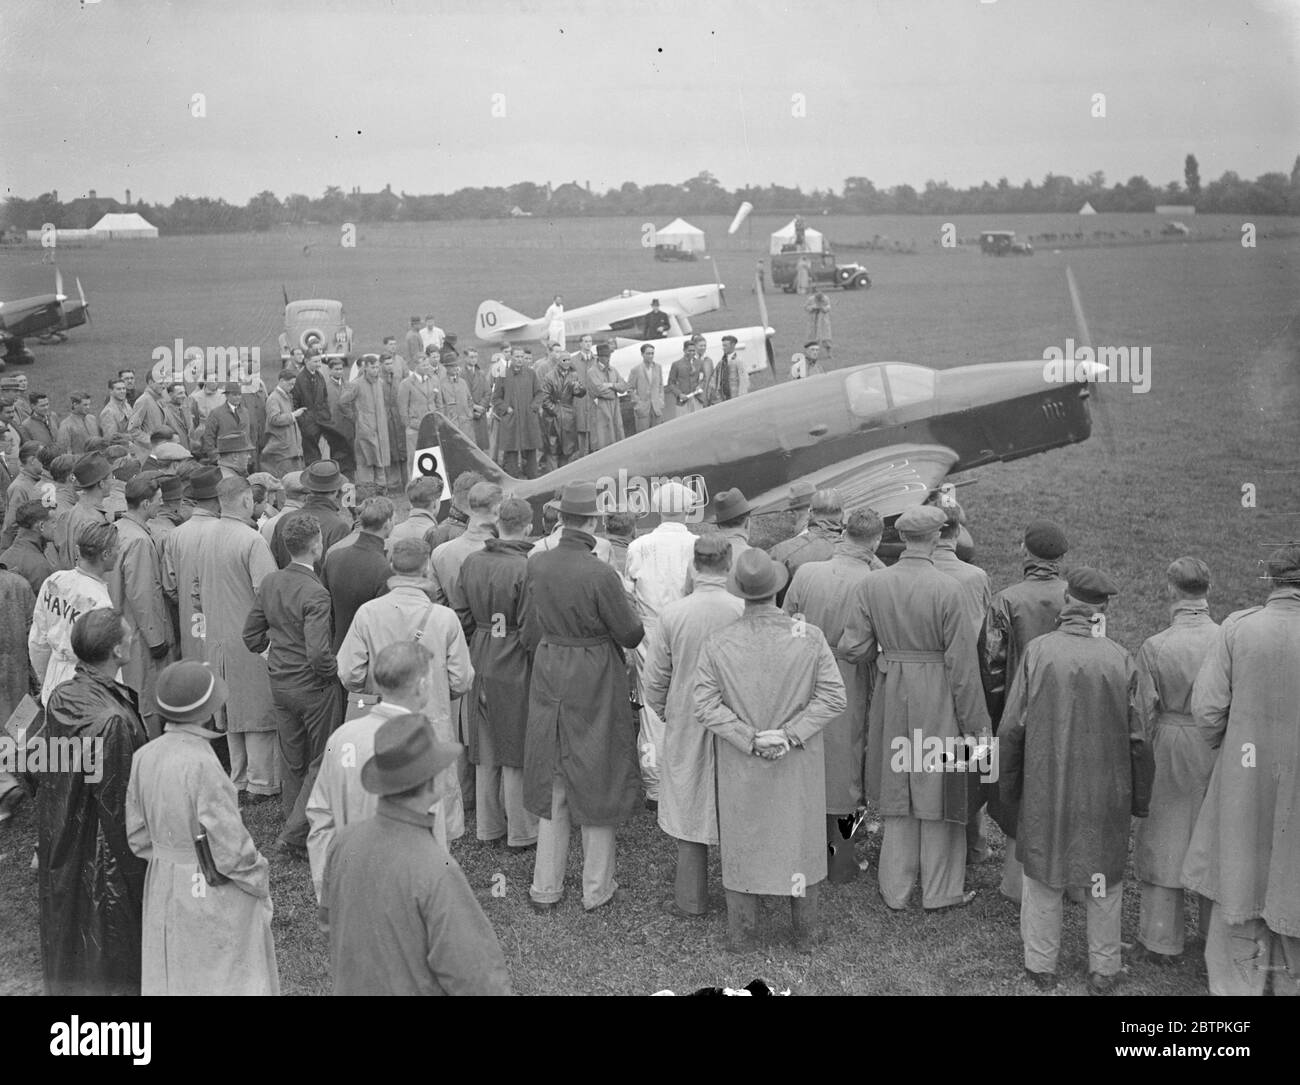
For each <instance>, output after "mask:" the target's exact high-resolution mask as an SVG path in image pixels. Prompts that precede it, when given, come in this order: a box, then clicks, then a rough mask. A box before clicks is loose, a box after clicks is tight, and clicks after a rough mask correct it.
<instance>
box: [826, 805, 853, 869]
mask: <svg viewBox="0 0 1300 1085" xmlns="http://www.w3.org/2000/svg"><path fill="white" fill-rule="evenodd" d="M841 822H843V823H844V826H843V830H842V829H841V825H840V823H841ZM852 827H853V815H852V814H849V815H848V816H842V815H840V814H827V815H826V849H827V851H828V853H829V854H828V855H827V858H826V880H827V881H828V882H830V883H831V884H832V885H846V884H848V883H849V882H851V881H854V880H855V879H856V878H857V876H858V875H859V874H860V873H861V871H859V870H858V859H857V856H856V855H854V854H853V841H852V840H851V839H849V838H848V837H847V836H845V835H844V832H845V831H846V830H848V829H851V828H852Z"/></svg>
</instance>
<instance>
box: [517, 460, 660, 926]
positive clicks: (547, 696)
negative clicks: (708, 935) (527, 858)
mask: <svg viewBox="0 0 1300 1085" xmlns="http://www.w3.org/2000/svg"><path fill="white" fill-rule="evenodd" d="M560 520H561V522H562V523H563V524H564V529H563V532H562V534H561V536H560V542H559V545H558V546H556V548H555V549H554V550H548V551H546V552H545V553H541V554H538V555H537V556H536V557H533V558H530V559H529V561H528V575H527V578H526V580H525V587H524V595H525V603H524V607H525V611H524V613H525V616H524V626H523V637H524V643H525V645H526V646H527V648H528V650H529V651H530V652H531V653H532V655H533V674H532V681H531V684H530V687H529V699H528V733H527V737H526V739H525V742H524V804H525V805H526V806H527V807H528V809H529V810H530V811H531V812H532V813H533V814H535V815H537V817H539V818H540V819H541V821H540V822H539V825H538V835H537V862H536V864H535V866H534V869H533V885H532V888H531V890H530V891H529V895H530V898H531V901H532V905H533V907H534V909H535V910H537V911H552V910H554V909H555V908H556V907H558V905H559V902H560V899H561V898H562V897H563V895H564V870H565V863H566V861H567V858H568V853H569V832H570V823H571V822H576V823H577V824H578V825H579V826H580V827H581V829H582V848H583V873H582V904H583V907H584V908H586V909H587V910H588V911H591V910H593V909H595V908H599V907H601V906H602V905H604V904H608V903H609V902H610V900H612V899H613V897H614V893H615V890H616V889H617V888H618V883H617V882H616V881H615V880H614V858H615V854H614V834H615V830H616V827H617V826H618V825H619V823H621V822H622V821H624V820H625V819H626V818H627V817H628V816H629V815H630V814H631V813H632V811H633V810H635V809H636V806H637V804H638V802H639V801H640V797H641V780H640V776H639V774H638V771H637V752H636V735H635V733H634V732H633V730H632V728H631V727H630V726H629V720H628V680H627V667H626V662H625V656H624V652H625V650H627V649H629V648H635V647H636V646H637V645H638V644H639V643H640V642H641V638H642V637H643V636H644V635H645V629H644V627H643V626H642V625H641V620H640V619H639V618H638V617H637V616H636V612H635V611H634V610H633V609H632V604H631V603H630V602H629V601H628V598H627V594H626V592H625V591H624V589H623V582H622V580H620V579H619V575H618V573H616V572H615V571H614V570H613V568H612V567H611V566H609V565H607V564H605V563H604V562H603V561H601V560H600V559H598V558H597V557H595V556H594V555H593V554H592V549H593V548H594V546H595V544H596V536H595V530H596V527H597V525H598V524H599V522H600V510H599V505H598V502H597V498H596V484H595V483H593V482H572V483H570V484H569V485H567V486H566V487H565V488H564V493H563V496H562V497H561V499H560Z"/></svg>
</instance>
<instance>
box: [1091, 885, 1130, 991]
mask: <svg viewBox="0 0 1300 1085" xmlns="http://www.w3.org/2000/svg"><path fill="white" fill-rule="evenodd" d="M1123 908H1124V883H1123V882H1116V883H1115V884H1114V885H1108V886H1106V893H1105V895H1104V896H1100V897H1098V896H1095V895H1094V894H1093V893H1092V891H1091V890H1089V892H1088V902H1087V905H1086V906H1085V909H1086V915H1087V924H1088V972H1089V973H1094V972H1095V973H1098V974H1099V975H1102V976H1113V975H1115V973H1117V972H1118V971H1119V970H1120V969H1121V968H1122V967H1123V964H1124V962H1123V961H1122V960H1121V959H1120V943H1119V938H1120V920H1121V917H1122V914H1123Z"/></svg>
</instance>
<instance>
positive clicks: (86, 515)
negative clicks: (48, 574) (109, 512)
mask: <svg viewBox="0 0 1300 1085" xmlns="http://www.w3.org/2000/svg"><path fill="white" fill-rule="evenodd" d="M72 477H73V478H75V479H76V480H77V503H76V504H75V505H74V506H73V507H72V509H71V511H70V512H69V513H68V515H67V518H66V519H65V520H64V521H63V522H62V523H61V524H60V525H59V533H58V539H57V540H56V543H55V545H56V546H57V547H58V552H59V562H60V564H61V565H62V566H63V568H65V569H71V568H72V567H73V566H74V565H75V564H76V563H77V539H78V538H79V537H80V535H81V532H82V531H83V530H84V529H85V528H86V527H88V526H89V525H91V524H106V523H108V522H109V520H108V517H107V516H106V515H105V513H104V509H103V505H104V502H105V501H106V500H107V499H108V494H109V490H110V489H111V488H112V485H113V465H112V464H111V463H109V461H108V458H107V457H106V456H104V455H102V454H101V453H98V452H91V453H88V454H87V455H85V456H82V457H81V459H79V460H78V461H77V463H76V465H75V466H74V467H73V468H72Z"/></svg>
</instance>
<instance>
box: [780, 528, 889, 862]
mask: <svg viewBox="0 0 1300 1085" xmlns="http://www.w3.org/2000/svg"><path fill="white" fill-rule="evenodd" d="M883 531H884V525H883V523H882V522H881V519H880V517H879V516H878V515H876V512H875V510H873V509H867V508H863V509H855V510H854V511H853V512H852V513H851V514H850V515H849V519H848V523H847V525H846V526H845V531H844V535H843V537H842V538H841V539H840V541H839V542H838V543H836V544H835V552H834V553H833V554H832V555H831V558H830V560H829V561H810V562H806V563H804V564H803V565H800V566H799V568H798V569H797V570H796V571H795V574H794V579H793V580H792V581H791V583H790V587H789V589H788V590H787V591H786V593H785V602H784V604H783V608H784V610H785V612H786V613H787V614H789V615H791V616H793V617H795V618H800V617H802V619H803V620H804V621H806V622H810V623H811V624H813V625H815V626H816V627H817V628H818V629H820V630H821V631H822V633H823V635H824V636H825V637H826V643H828V644H833V645H835V644H839V642H840V637H841V636H842V635H843V634H844V626H845V623H846V621H847V619H848V614H849V608H850V605H851V604H852V601H853V596H854V594H855V593H856V592H857V588H858V585H859V584H861V583H862V580H863V578H864V577H866V576H868V575H869V574H870V573H872V572H874V571H876V570H877V569H883V568H884V567H885V565H884V562H882V561H881V560H880V559H879V558H878V557H876V547H878V546H879V545H880V537H881V535H882V533H883ZM833 651H834V650H833ZM835 663H836V666H838V667H839V671H840V678H841V679H843V681H844V689H845V696H846V698H847V701H848V707H847V708H845V710H844V711H843V712H841V713H840V714H839V715H837V716H836V717H835V718H834V719H833V720H831V721H830V722H829V723H827V725H826V726H825V727H824V728H823V729H822V745H823V747H824V749H825V751H826V842H827V849H828V854H829V862H828V869H827V878H828V879H829V880H830V881H831V882H832V883H843V882H851V881H853V880H854V879H855V878H856V877H857V876H858V873H859V869H858V863H857V859H856V858H855V857H854V854H853V839H852V830H853V824H854V817H855V815H856V814H857V813H858V810H859V808H861V807H863V806H865V802H864V801H863V789H862V781H863V773H864V771H865V768H866V760H865V758H866V746H867V705H868V703H869V702H870V700H871V677H872V671H873V670H874V668H873V666H872V663H871V661H869V660H861V661H859V662H857V663H850V662H849V661H848V660H846V659H843V658H841V657H840V656H839V655H838V653H837V654H836V658H835Z"/></svg>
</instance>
